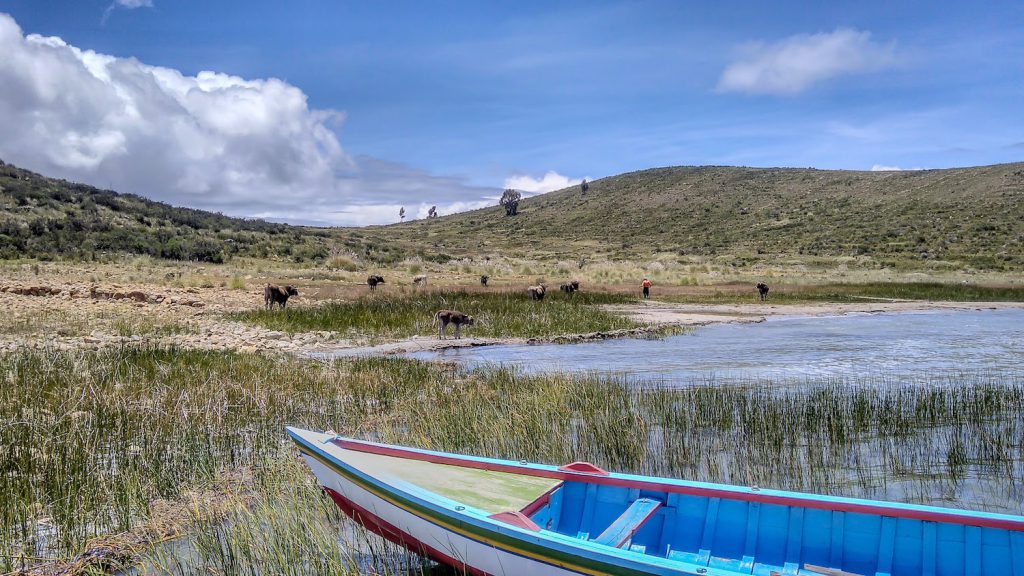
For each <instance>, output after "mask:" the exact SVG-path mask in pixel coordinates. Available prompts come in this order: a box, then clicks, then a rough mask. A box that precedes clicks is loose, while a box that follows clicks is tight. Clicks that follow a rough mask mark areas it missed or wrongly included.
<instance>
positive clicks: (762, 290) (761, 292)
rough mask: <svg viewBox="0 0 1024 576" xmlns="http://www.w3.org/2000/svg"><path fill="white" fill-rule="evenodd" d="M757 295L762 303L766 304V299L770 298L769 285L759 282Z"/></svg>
mask: <svg viewBox="0 0 1024 576" xmlns="http://www.w3.org/2000/svg"><path fill="white" fill-rule="evenodd" d="M757 294H758V296H760V297H761V301H762V302H764V300H765V298H768V285H767V284H765V283H764V282H758V283H757Z"/></svg>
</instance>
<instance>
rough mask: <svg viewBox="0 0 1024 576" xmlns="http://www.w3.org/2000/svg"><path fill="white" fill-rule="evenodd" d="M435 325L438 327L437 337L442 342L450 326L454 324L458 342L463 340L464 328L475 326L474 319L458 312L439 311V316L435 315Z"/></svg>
mask: <svg viewBox="0 0 1024 576" xmlns="http://www.w3.org/2000/svg"><path fill="white" fill-rule="evenodd" d="M434 324H436V325H437V337H438V338H439V339H441V340H444V335H445V332H446V331H447V330H448V325H449V324H454V325H455V339H456V340H458V339H459V338H462V327H463V326H472V325H473V317H472V316H469V315H468V314H463V313H462V312H459V311H458V310H438V311H437V314H434Z"/></svg>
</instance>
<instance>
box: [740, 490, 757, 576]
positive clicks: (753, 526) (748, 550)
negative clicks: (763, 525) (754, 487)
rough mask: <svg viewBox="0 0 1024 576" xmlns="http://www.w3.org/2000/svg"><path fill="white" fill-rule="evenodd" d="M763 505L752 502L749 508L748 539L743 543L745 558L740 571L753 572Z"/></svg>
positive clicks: (742, 560)
mask: <svg viewBox="0 0 1024 576" xmlns="http://www.w3.org/2000/svg"><path fill="white" fill-rule="evenodd" d="M760 512H761V506H760V505H759V504H758V503H757V502H750V503H749V508H748V510H747V541H746V542H745V543H744V544H743V558H742V559H741V560H740V568H739V570H740V572H753V570H754V553H755V552H756V551H757V523H758V519H759V517H760Z"/></svg>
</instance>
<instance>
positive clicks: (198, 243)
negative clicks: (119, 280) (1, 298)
mask: <svg viewBox="0 0 1024 576" xmlns="http://www.w3.org/2000/svg"><path fill="white" fill-rule="evenodd" d="M328 236H329V233H328V232H327V231H326V230H318V229H307V228H300V227H295V226H288V225H286V224H272V223H269V222H264V221H262V220H247V219H242V218H230V217H228V216H224V215H223V214H215V213H212V212H206V211H203V210H194V209H191V208H178V207H173V206H169V205H167V204H163V203H161V202H154V201H152V200H146V199H145V198H141V197H139V196H135V195H132V194H118V193H116V192H112V191H109V190H99V189H97V188H93V187H92V186H86V185H84V184H76V183H73V182H67V181H65V180H58V179H54V178H47V177H45V176H41V175H39V174H36V173H34V172H30V171H28V170H24V169H21V168H18V167H16V166H12V165H10V164H5V163H4V162H3V161H0V258H19V257H35V258H44V259H45V258H56V257H62V258H77V259H93V258H95V257H96V256H97V255H98V254H99V255H102V254H104V253H129V254H144V255H150V256H156V257H160V258H168V259H173V260H198V261H206V262H221V261H223V260H224V259H225V258H229V257H231V256H232V255H236V254H240V255H249V256H263V257H266V256H271V257H282V258H289V259H305V258H309V259H315V258H322V257H324V256H326V254H327V248H326V246H327V237H328Z"/></svg>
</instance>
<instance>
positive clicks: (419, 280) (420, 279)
mask: <svg viewBox="0 0 1024 576" xmlns="http://www.w3.org/2000/svg"><path fill="white" fill-rule="evenodd" d="M412 283H413V284H415V285H416V286H426V285H427V275H426V274H420V275H419V276H413V277H412Z"/></svg>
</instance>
